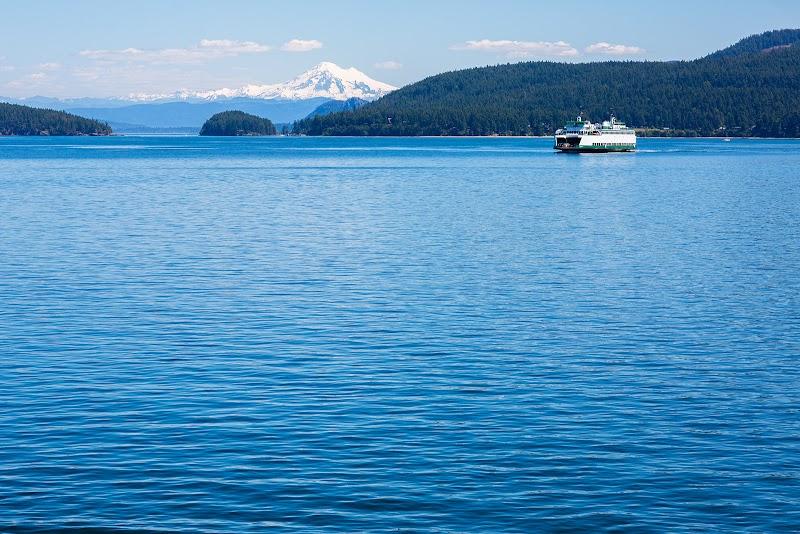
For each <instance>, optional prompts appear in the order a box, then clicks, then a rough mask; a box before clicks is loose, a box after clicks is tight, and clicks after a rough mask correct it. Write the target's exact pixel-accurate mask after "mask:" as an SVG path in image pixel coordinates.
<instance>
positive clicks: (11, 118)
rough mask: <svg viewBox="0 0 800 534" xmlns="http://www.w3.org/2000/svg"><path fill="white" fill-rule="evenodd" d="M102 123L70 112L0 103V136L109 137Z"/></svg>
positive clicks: (108, 131) (105, 125)
mask: <svg viewBox="0 0 800 534" xmlns="http://www.w3.org/2000/svg"><path fill="white" fill-rule="evenodd" d="M110 133H111V128H110V127H109V126H108V124H106V123H104V122H99V121H96V120H92V119H86V118H84V117H79V116H77V115H72V114H71V113H64V112H63V111H55V110H52V109H39V108H32V107H28V106H20V105H17V104H5V103H2V102H0V135H109V134H110Z"/></svg>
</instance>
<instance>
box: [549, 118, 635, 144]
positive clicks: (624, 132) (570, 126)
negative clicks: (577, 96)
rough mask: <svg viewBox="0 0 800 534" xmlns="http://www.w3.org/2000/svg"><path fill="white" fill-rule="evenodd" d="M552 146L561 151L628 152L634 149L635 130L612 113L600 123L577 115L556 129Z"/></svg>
mask: <svg viewBox="0 0 800 534" xmlns="http://www.w3.org/2000/svg"><path fill="white" fill-rule="evenodd" d="M553 148H555V149H556V150H561V151H562V152H630V151H633V150H636V132H634V131H633V128H628V127H627V126H625V123H623V122H619V121H618V120H617V118H616V117H614V115H611V118H610V119H609V120H607V121H603V122H602V123H600V124H592V123H591V122H590V121H585V120H582V119H581V117H580V116H578V118H577V120H575V121H572V122H568V123H567V124H566V125H565V126H564V127H563V128H562V129H560V130H558V131H556V135H555V145H554V146H553Z"/></svg>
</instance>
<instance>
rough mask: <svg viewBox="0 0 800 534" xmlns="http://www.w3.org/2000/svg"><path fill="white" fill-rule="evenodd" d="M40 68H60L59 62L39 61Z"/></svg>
mask: <svg viewBox="0 0 800 534" xmlns="http://www.w3.org/2000/svg"><path fill="white" fill-rule="evenodd" d="M38 68H39V69H41V70H58V69H60V68H61V64H60V63H40V64H39V66H38Z"/></svg>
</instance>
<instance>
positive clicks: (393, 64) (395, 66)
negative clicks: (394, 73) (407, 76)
mask: <svg viewBox="0 0 800 534" xmlns="http://www.w3.org/2000/svg"><path fill="white" fill-rule="evenodd" d="M373 66H374V67H375V68H376V69H382V70H399V69H402V68H403V64H402V63H398V62H397V61H391V60H390V61H379V62H378V63H375V65H373Z"/></svg>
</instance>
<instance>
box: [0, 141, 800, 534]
mask: <svg viewBox="0 0 800 534" xmlns="http://www.w3.org/2000/svg"><path fill="white" fill-rule="evenodd" d="M550 144H551V142H550V141H549V140H544V139H538V140H532V139H311V138H300V139H285V138H274V139H208V138H192V137H116V138H77V139H70V138H49V139H48V138H42V139H31V138H2V139H0V362H1V363H2V367H0V531H7V530H11V531H29V530H31V529H37V528H38V529H55V528H74V529H76V530H77V529H80V528H84V527H97V528H100V529H111V528H115V529H120V530H123V529H138V530H143V531H153V532H231V533H246V532H263V531H265V530H268V529H270V528H275V529H277V530H279V531H288V532H291V531H297V532H301V531H302V532H307V531H327V530H338V531H346V532H368V531H376V532H378V531H403V532H405V531H408V532H417V531H419V532H431V531H434V532H499V531H508V532H531V531H560V532H571V531H590V532H602V531H635V532H663V531H673V532H680V531H684V532H697V531H715V532H718V531H750V532H777V531H798V530H800V361H799V359H800V273H799V272H798V270H799V266H800V182H799V181H798V178H800V171H798V169H800V142H798V141H746V140H734V141H733V142H730V143H725V142H722V141H721V140H641V141H640V148H641V149H642V150H641V151H640V152H638V153H636V154H627V155H624V154H622V155H621V154H610V155H587V156H575V155H558V154H553V153H552V151H551V149H550Z"/></svg>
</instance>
